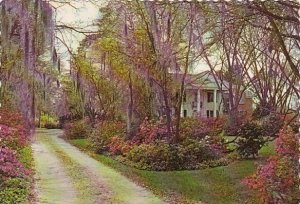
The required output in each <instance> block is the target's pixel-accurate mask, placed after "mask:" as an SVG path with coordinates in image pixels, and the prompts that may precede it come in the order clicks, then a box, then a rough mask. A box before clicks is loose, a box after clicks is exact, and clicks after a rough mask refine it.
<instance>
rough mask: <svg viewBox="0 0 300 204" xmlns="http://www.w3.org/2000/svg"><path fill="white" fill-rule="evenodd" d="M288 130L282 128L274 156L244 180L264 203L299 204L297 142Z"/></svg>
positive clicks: (276, 142) (276, 141) (295, 137)
mask: <svg viewBox="0 0 300 204" xmlns="http://www.w3.org/2000/svg"><path fill="white" fill-rule="evenodd" d="M298 139H299V138H297V136H296V135H295V134H294V133H293V131H292V130H291V129H290V128H284V129H282V130H281V131H280V132H279V134H278V138H277V139H276V140H275V146H276V156H273V157H270V158H269V159H268V161H267V162H266V164H264V165H261V166H259V167H258V169H257V171H256V173H255V174H253V175H252V176H249V177H247V178H245V180H244V181H243V183H244V184H246V185H247V186H248V187H250V188H251V189H253V190H256V191H257V192H258V195H259V198H260V202H261V203H264V204H269V203H278V204H289V203H298V202H299V201H300V199H299V198H300V197H299V189H298V187H299V177H298V172H299V163H298V156H299V143H298Z"/></svg>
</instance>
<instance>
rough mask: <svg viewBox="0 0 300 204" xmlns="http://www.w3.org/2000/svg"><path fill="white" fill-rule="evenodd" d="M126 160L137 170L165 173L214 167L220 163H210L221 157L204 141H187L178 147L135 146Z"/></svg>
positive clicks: (160, 145) (166, 145)
mask: <svg viewBox="0 0 300 204" xmlns="http://www.w3.org/2000/svg"><path fill="white" fill-rule="evenodd" d="M126 158H127V159H128V160H130V161H131V162H132V163H131V165H133V166H135V167H137V168H140V169H148V170H157V171H162V170H164V171H165V170H179V169H199V168H203V167H208V166H210V165H212V166H214V165H216V164H218V163H217V162H215V164H213V163H210V161H212V160H217V159H219V158H220V156H219V155H218V154H217V152H215V151H214V149H211V148H210V146H209V145H207V144H205V141H204V140H203V141H200V140H195V139H187V140H185V141H184V142H183V143H182V144H176V145H174V144H167V143H163V142H157V143H152V144H141V145H135V146H133V148H132V149H131V150H130V151H129V152H128V153H127V154H126ZM205 162H206V164H205ZM225 163H226V162H225ZM219 164H224V162H219Z"/></svg>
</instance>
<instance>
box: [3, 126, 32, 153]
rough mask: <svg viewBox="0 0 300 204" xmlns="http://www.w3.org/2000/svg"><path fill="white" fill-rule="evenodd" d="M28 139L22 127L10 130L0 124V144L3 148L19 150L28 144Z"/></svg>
mask: <svg viewBox="0 0 300 204" xmlns="http://www.w3.org/2000/svg"><path fill="white" fill-rule="evenodd" d="M28 140H29V137H28V135H27V134H26V131H24V129H23V128H22V127H19V128H18V129H16V128H11V127H8V126H6V125H2V124H0V142H1V144H2V145H3V146H7V147H10V148H12V149H15V150H17V149H19V148H22V147H24V146H25V145H26V144H27V143H28Z"/></svg>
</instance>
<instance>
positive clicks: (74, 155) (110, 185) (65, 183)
mask: <svg viewBox="0 0 300 204" xmlns="http://www.w3.org/2000/svg"><path fill="white" fill-rule="evenodd" d="M60 134H62V131H60V130H42V129H39V130H37V133H36V142H35V143H34V144H33V145H32V147H33V151H34V159H35V166H36V177H37V182H36V191H37V203H49V204H50V203H51V204H59V203H62V204H65V203H67V204H73V203H82V204H89V203H91V204H92V203H97V204H98V203H99V204H102V203H116V204H119V203H122V204H135V203H136V204H147V203H149V204H152V203H153V204H158V203H162V202H161V201H160V199H159V198H157V197H156V196H155V195H154V194H152V193H151V192H150V191H147V190H146V189H145V188H143V187H140V186H138V185H136V184H135V183H133V182H131V181H130V180H129V179H127V178H126V177H124V176H122V175H121V174H120V173H118V172H117V171H115V170H113V169H112V168H110V167H107V166H105V165H103V164H102V163H101V162H99V161H96V160H94V159H93V158H91V157H89V156H88V155H86V154H84V153H82V152H81V151H79V150H78V149H77V148H76V147H74V146H72V145H70V144H68V143H67V142H65V141H64V140H63V139H61V138H59V137H58V136H59V135H60Z"/></svg>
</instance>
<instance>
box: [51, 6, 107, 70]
mask: <svg viewBox="0 0 300 204" xmlns="http://www.w3.org/2000/svg"><path fill="white" fill-rule="evenodd" d="M94 1H95V2H96V3H91V2H90V1H88V0H80V1H72V6H70V5H67V4H64V5H62V4H59V3H52V5H53V6H54V7H55V8H57V9H56V11H57V12H56V21H57V24H58V25H60V24H63V25H68V26H72V27H80V28H84V30H85V31H96V29H97V28H96V27H95V26H91V25H92V24H93V23H95V22H96V20H97V19H99V17H100V12H99V8H100V7H101V6H104V5H105V0H94ZM57 36H58V37H59V38H60V39H63V40H64V41H65V42H66V44H67V45H68V47H69V48H70V49H71V50H72V52H76V50H77V48H78V46H79V43H80V41H81V40H83V39H84V37H85V36H84V35H83V34H79V33H77V32H75V31H70V30H62V32H57ZM57 47H58V53H59V54H60V56H61V59H62V65H63V66H64V67H65V68H68V67H69V59H70V55H69V53H68V50H67V48H66V47H65V46H64V45H63V44H62V43H61V42H60V41H59V40H58V41H57Z"/></svg>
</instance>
